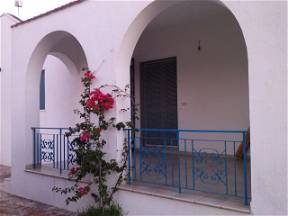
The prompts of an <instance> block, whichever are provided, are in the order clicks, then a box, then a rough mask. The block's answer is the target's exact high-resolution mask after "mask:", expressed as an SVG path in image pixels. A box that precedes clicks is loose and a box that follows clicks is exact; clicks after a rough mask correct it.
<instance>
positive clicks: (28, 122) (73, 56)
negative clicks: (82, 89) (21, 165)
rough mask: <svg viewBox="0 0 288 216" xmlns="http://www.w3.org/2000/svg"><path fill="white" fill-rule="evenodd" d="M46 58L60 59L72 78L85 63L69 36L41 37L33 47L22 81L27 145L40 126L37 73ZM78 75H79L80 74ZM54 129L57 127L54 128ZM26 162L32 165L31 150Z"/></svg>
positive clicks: (29, 149) (38, 77)
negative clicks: (35, 128)
mask: <svg viewBox="0 0 288 216" xmlns="http://www.w3.org/2000/svg"><path fill="white" fill-rule="evenodd" d="M48 55H52V56H55V57H57V58H58V59H60V60H61V61H62V62H63V63H64V64H65V66H66V67H67V69H68V70H69V71H70V72H71V73H73V74H75V73H77V71H78V72H80V70H81V68H84V67H87V66H88V62H87V58H86V55H85V52H84V50H83V48H82V46H81V44H80V42H79V41H78V40H77V39H76V38H75V37H74V36H73V35H72V34H71V33H69V32H66V31H54V32H51V33H49V34H47V35H46V36H45V37H43V38H42V39H41V40H40V41H39V42H38V43H37V45H36V47H35V49H34V50H33V52H32V55H31V57H30V59H29V62H28V67H27V71H26V80H25V86H26V89H25V131H26V135H27V136H26V137H27V142H26V143H30V142H31V139H32V137H31V127H37V126H39V124H40V115H39V82H40V74H41V73H40V72H41V70H42V67H43V64H44V62H45V60H46V57H47V56H48ZM79 75H80V73H79ZM55 126H56V125H55ZM27 148H28V149H27V152H26V158H27V159H26V162H27V163H28V164H30V163H31V158H33V157H31V152H33V151H32V149H31V148H30V147H27Z"/></svg>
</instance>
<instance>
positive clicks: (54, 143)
mask: <svg viewBox="0 0 288 216" xmlns="http://www.w3.org/2000/svg"><path fill="white" fill-rule="evenodd" d="M87 66H88V64H87V60H86V56H85V53H84V51H83V49H82V47H81V45H80V43H79V42H78V41H77V39H76V38H75V37H74V36H73V35H71V34H70V33H67V32H63V31H59V32H52V33H50V34H48V35H46V36H45V37H44V38H43V39H42V40H41V41H40V42H39V43H38V45H37V46H36V48H35V50H34V52H33V54H32V56H31V58H30V62H29V66H28V72H27V89H26V98H27V99H26V127H27V128H26V130H27V143H31V140H33V146H31V147H30V146H27V152H26V155H27V160H26V161H27V164H28V166H27V168H32V169H35V168H41V170H42V171H56V172H58V171H59V170H60V173H62V172H63V171H65V170H68V169H69V166H71V164H72V163H73V157H74V155H73V151H72V146H71V143H70V142H69V140H68V139H67V137H65V132H67V130H68V127H70V126H73V125H75V123H76V122H77V121H78V118H77V116H76V115H75V113H74V110H75V109H77V108H78V107H79V104H78V103H79V100H80V92H81V88H82V87H81V75H82V74H81V69H82V68H86V67H87ZM31 128H32V134H31ZM30 134H31V135H32V137H31V136H30ZM31 159H33V160H31Z"/></svg>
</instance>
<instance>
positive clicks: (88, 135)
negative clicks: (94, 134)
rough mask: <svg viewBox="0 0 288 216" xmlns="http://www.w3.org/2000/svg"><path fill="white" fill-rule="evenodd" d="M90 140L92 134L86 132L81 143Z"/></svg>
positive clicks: (81, 135) (81, 136)
mask: <svg viewBox="0 0 288 216" xmlns="http://www.w3.org/2000/svg"><path fill="white" fill-rule="evenodd" d="M89 139H90V133H89V132H88V131H84V132H83V133H82V134H80V141H81V142H87V141H89Z"/></svg>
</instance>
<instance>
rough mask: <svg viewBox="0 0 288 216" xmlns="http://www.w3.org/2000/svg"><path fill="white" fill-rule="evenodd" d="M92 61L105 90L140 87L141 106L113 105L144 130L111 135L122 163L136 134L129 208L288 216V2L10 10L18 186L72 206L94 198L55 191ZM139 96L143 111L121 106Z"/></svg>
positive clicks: (6, 30) (7, 70) (9, 158)
mask: <svg viewBox="0 0 288 216" xmlns="http://www.w3.org/2000/svg"><path fill="white" fill-rule="evenodd" d="M83 67H89V68H90V69H91V70H93V71H95V76H96V81H95V85H101V84H106V83H108V84H115V85H117V86H119V87H122V88H124V86H125V85H127V84H129V85H130V91H131V101H132V103H130V102H127V101H125V100H122V101H121V100H118V101H117V103H116V106H115V107H116V108H114V109H113V111H110V112H111V114H112V115H115V116H116V118H117V119H118V120H132V122H133V123H134V126H135V128H136V130H134V129H133V130H127V131H125V132H115V131H110V132H109V136H108V137H109V144H108V153H109V154H110V155H111V156H113V157H116V158H119V156H120V150H121V149H122V145H123V144H122V143H123V140H124V138H126V139H127V140H128V147H129V160H128V173H127V181H126V182H125V183H124V184H123V185H121V186H120V188H119V191H118V192H117V194H116V195H117V196H116V201H117V202H118V203H120V205H121V206H122V207H123V209H124V212H125V213H127V214H128V215H168V214H169V215H181V214H182V215H199V214H221V215H222V214H230V215H235V214H252V215H259V214H273V215H286V214H287V213H288V207H287V205H288V204H287V203H288V195H287V194H288V191H287V132H288V130H287V2H286V1H232V0H231V1H228V0H227V1H226V0H225V1H222V0H201V1H200V0H169V1H168V0H167V1H166V0H154V1H137V0H134V1H132V0H131V1H108V0H107V1H98V0H95V1H92V0H78V1H74V2H71V3H69V4H67V5H64V6H62V7H59V8H56V9H54V10H52V11H49V12H47V13H44V14H40V15H38V16H36V17H33V18H31V19H28V20H24V21H22V20H20V19H18V18H17V17H14V16H13V15H10V14H3V15H2V16H0V119H1V124H0V164H3V165H8V166H11V170H12V171H11V177H10V178H9V179H6V181H5V190H7V191H8V192H9V193H11V194H15V195H17V196H21V197H25V198H28V199H32V200H37V201H40V202H43V203H47V204H50V205H53V206H57V207H60V208H65V209H68V210H71V211H77V210H80V209H83V208H85V207H87V206H89V205H91V204H92V203H93V200H92V198H91V197H89V196H87V197H86V198H84V199H83V200H81V201H80V202H77V203H73V204H70V205H66V204H65V202H64V197H63V196H61V195H59V194H57V193H54V192H52V190H51V188H52V187H53V186H55V185H59V186H68V185H71V181H70V180H68V179H67V169H69V165H71V160H72V159H71V157H72V156H73V155H71V154H70V151H71V146H70V145H69V142H68V141H67V140H66V139H65V137H64V132H65V130H66V129H65V128H67V127H69V126H74V124H75V123H76V122H77V120H78V119H77V116H76V115H75V113H74V112H73V110H74V109H75V108H77V106H79V105H78V101H79V99H80V92H81V88H82V87H81V83H80V80H81V75H82V72H81V68H83ZM134 102H135V104H139V108H140V111H139V118H135V115H134V113H133V112H132V113H125V114H124V113H123V112H121V109H122V108H123V106H124V105H127V104H128V106H131V104H132V105H133V104H134ZM249 147H250V148H249ZM237 151H238V153H239V152H240V157H239V155H238V153H237ZM35 164H37V165H39V164H40V168H39V166H37V168H35V166H34V165H35Z"/></svg>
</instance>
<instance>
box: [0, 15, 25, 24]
mask: <svg viewBox="0 0 288 216" xmlns="http://www.w3.org/2000/svg"><path fill="white" fill-rule="evenodd" d="M3 16H8V17H10V18H12V19H14V20H15V21H16V22H23V20H21V19H20V18H19V17H17V16H15V15H13V14H11V13H3V14H1V15H0V17H3Z"/></svg>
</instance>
